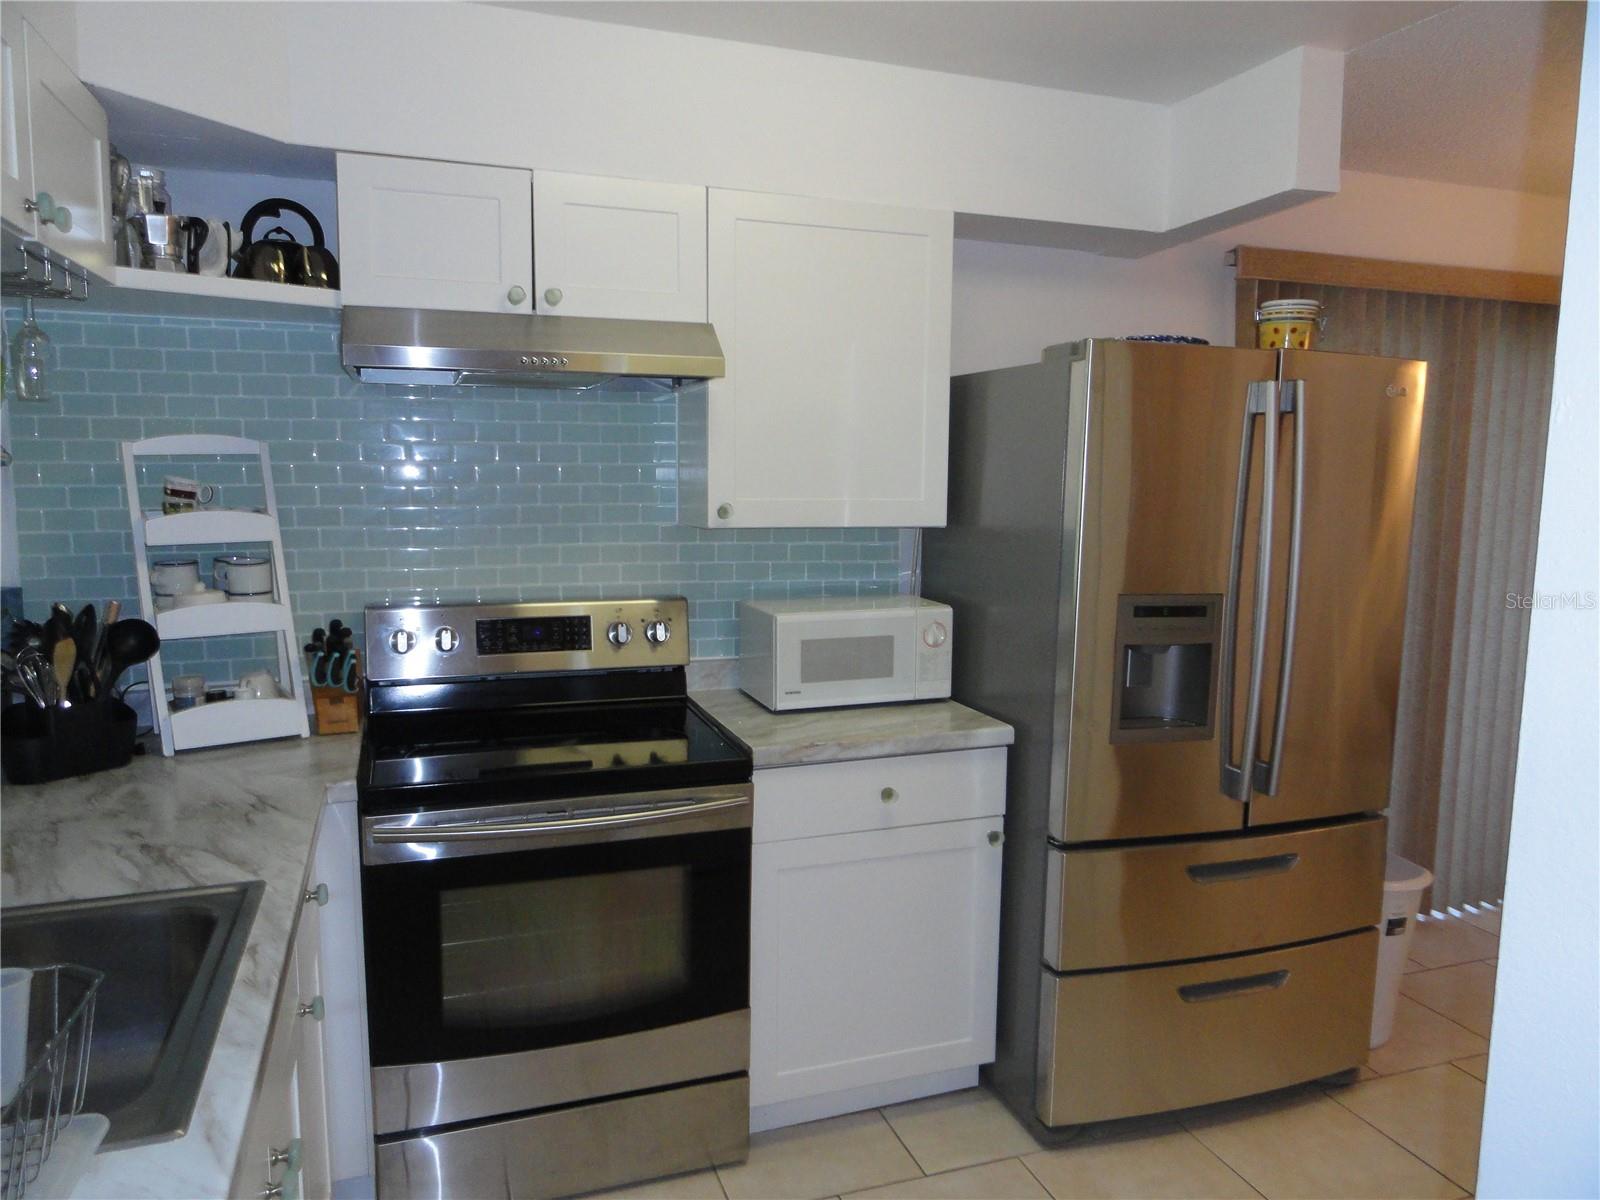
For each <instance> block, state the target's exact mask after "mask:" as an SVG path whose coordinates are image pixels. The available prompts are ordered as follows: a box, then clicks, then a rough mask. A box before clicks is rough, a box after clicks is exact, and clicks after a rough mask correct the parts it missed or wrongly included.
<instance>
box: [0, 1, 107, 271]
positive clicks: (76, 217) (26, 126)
mask: <svg viewBox="0 0 1600 1200" xmlns="http://www.w3.org/2000/svg"><path fill="white" fill-rule="evenodd" d="M0 41H3V43H4V46H3V55H4V75H5V78H4V82H3V90H4V113H3V120H4V130H3V134H4V146H3V148H0V162H3V168H0V174H3V179H0V184H3V191H4V194H5V201H4V209H3V215H4V217H5V219H6V220H7V221H9V222H11V223H12V224H13V225H15V226H16V227H17V228H18V229H20V230H21V231H22V232H23V233H24V234H26V235H28V236H30V237H37V238H38V239H39V240H40V241H42V242H44V243H45V244H46V245H47V246H49V247H50V248H51V249H53V250H58V251H60V252H61V253H62V254H64V255H66V256H68V257H69V258H72V259H74V260H76V261H77V262H78V263H80V264H82V265H83V266H85V267H88V268H90V269H91V270H93V271H95V272H96V273H98V274H101V275H104V274H106V273H108V272H109V270H110V268H111V265H112V256H111V200H110V194H111V180H110V149H109V146H108V143H107V135H106V114H105V110H104V109H102V108H101V107H100V105H99V103H98V102H97V101H96V100H95V98H94V97H93V96H92V95H90V94H89V89H88V88H86V87H84V86H83V84H82V83H80V82H79V81H78V78H77V76H76V75H74V74H73V73H72V70H71V68H69V67H68V66H67V64H66V63H65V62H64V61H63V60H62V58H61V56H60V55H59V54H57V53H56V52H55V51H54V50H52V49H51V48H50V47H49V45H48V44H47V43H46V42H45V40H44V39H43V38H42V37H40V36H39V31H38V30H36V29H34V28H33V26H31V25H29V24H28V23H27V22H26V21H24V20H22V19H21V18H20V17H18V16H17V15H16V14H15V13H14V12H11V11H7V12H6V13H5V16H4V17H3V19H0ZM35 206H37V207H35Z"/></svg>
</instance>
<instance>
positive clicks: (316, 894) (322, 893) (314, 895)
mask: <svg viewBox="0 0 1600 1200" xmlns="http://www.w3.org/2000/svg"><path fill="white" fill-rule="evenodd" d="M305 903H307V904H315V905H316V906H317V907H318V908H324V907H326V906H327V903H328V885H327V884H325V883H319V884H317V886H316V887H314V888H312V889H311V890H310V891H309V892H307V893H306V896H305Z"/></svg>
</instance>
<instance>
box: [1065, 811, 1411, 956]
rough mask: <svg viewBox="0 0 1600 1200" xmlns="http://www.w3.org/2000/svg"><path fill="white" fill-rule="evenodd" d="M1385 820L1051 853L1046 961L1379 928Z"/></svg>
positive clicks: (1226, 949)
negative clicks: (1365, 927)
mask: <svg viewBox="0 0 1600 1200" xmlns="http://www.w3.org/2000/svg"><path fill="white" fill-rule="evenodd" d="M1385 840H1386V822H1385V820H1384V818H1382V817H1368V818H1364V819H1362V820H1358V821H1350V822H1345V823H1341V824H1335V825H1323V826H1318V827H1316V828H1311V829H1300V830H1296V831H1294V832H1293V833H1273V834H1266V835H1260V834H1258V835H1248V834H1246V835H1241V836H1239V837H1230V838H1216V839H1208V840H1205V841H1183V842H1168V843H1164V844H1161V845H1154V846H1122V847H1114V848H1104V849H1101V848H1093V847H1091V848H1086V849H1082V850H1065V851H1063V850H1056V849H1052V851H1051V853H1050V863H1049V867H1050V890H1049V896H1050V901H1049V904H1048V917H1049V919H1048V922H1047V924H1046V927H1045V943H1044V959H1045V962H1046V963H1047V964H1048V965H1049V966H1051V967H1053V968H1054V969H1056V970H1058V971H1082V970H1091V969H1094V968H1099V967H1128V966H1137V965H1139V964H1141V963H1161V962H1175V961H1177V960H1179V959H1190V958H1206V957H1209V956H1211V955H1215V954H1237V953H1240V952H1242V951H1246V950H1262V949H1265V948H1267V947H1269V946H1282V945H1284V944H1285V943H1287V942H1303V941H1307V940H1309V939H1311V938H1317V937H1325V936H1327V935H1329V934H1334V933H1344V932H1345V931H1347V930H1351V929H1359V928H1361V927H1362V926H1363V925H1376V924H1377V923H1378V917H1379V914H1380V912H1381V910H1382V907H1383V864H1384V853H1385V850H1384V843H1385Z"/></svg>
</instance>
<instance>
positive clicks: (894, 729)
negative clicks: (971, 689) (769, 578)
mask: <svg viewBox="0 0 1600 1200" xmlns="http://www.w3.org/2000/svg"><path fill="white" fill-rule="evenodd" d="M690 694H691V695H692V696H693V697H694V699H695V701H696V702H697V703H698V704H699V705H700V707H701V708H703V709H705V710H706V712H708V713H710V714H711V715H712V716H713V717H715V718H716V719H717V720H718V721H720V722H721V723H722V725H723V727H724V728H726V729H727V730H728V732H729V733H731V734H733V735H734V736H735V737H736V738H738V739H739V740H740V741H741V742H743V743H744V744H745V745H746V746H748V747H749V748H750V753H751V754H752V755H753V756H754V758H755V765H756V766H757V767H788V766H795V765H798V764H800V763H819V762H843V761H845V760H847V759H852V758H887V757H888V756H890V755H895V754H932V753H934V752H935V751H939V750H974V749H977V748H979V747H982V746H1009V745H1010V744H1011V742H1012V740H1013V738H1014V736H1015V735H1014V733H1013V730H1012V728H1011V726H1009V725H1007V724H1006V723H1005V722H1003V721H997V720H995V719H994V718H993V717H986V716H984V715H983V714H982V713H980V712H977V711H975V710H973V709H970V708H968V707H967V706H966V705H964V704H957V703H956V702H955V701H953V700H921V701H916V702H914V703H910V704H870V705H862V706H860V707H856V708H821V709H813V710H810V711H807V712H788V713H775V712H770V711H769V710H767V709H766V708H764V707H762V706H761V705H760V704H758V703H756V701H754V700H752V699H751V698H750V697H749V696H747V695H745V694H744V693H743V692H740V691H736V690H733V689H719V690H715V691H695V692H691V693H690Z"/></svg>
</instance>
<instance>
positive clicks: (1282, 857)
mask: <svg viewBox="0 0 1600 1200" xmlns="http://www.w3.org/2000/svg"><path fill="white" fill-rule="evenodd" d="M1299 861H1300V856H1299V855H1298V854H1269V855H1267V856H1266V857H1264V858H1235V859H1232V860H1230V861H1228V862H1214V863H1195V864H1194V865H1193V866H1190V867H1185V868H1184V869H1185V870H1186V871H1188V873H1189V878H1190V879H1192V880H1194V881H1195V882H1196V883H1227V882H1228V881H1229V880H1233V879H1255V878H1256V877H1257V876H1260V875H1281V874H1282V873H1283V872H1285V871H1288V870H1292V869H1293V868H1294V866H1295V865H1296V864H1297V863H1299Z"/></svg>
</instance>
